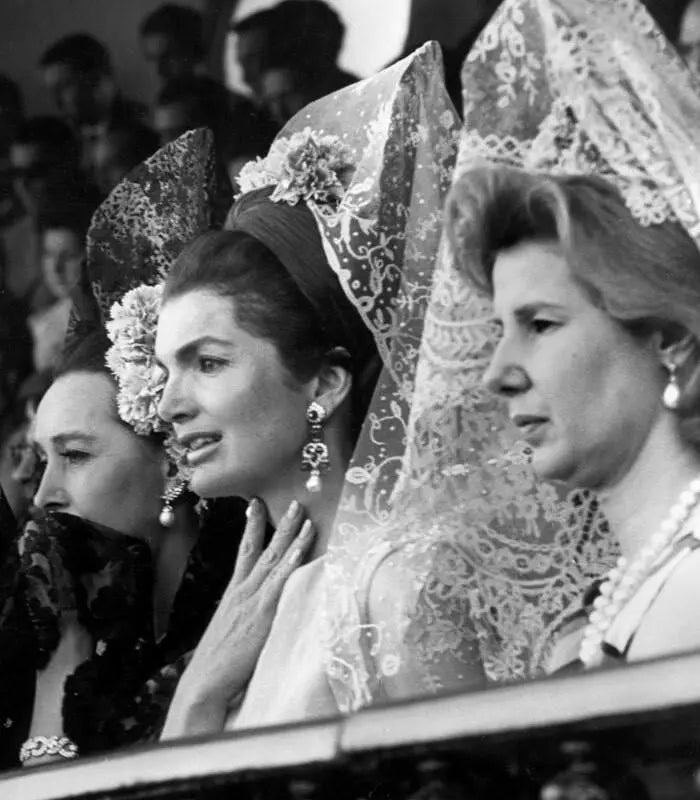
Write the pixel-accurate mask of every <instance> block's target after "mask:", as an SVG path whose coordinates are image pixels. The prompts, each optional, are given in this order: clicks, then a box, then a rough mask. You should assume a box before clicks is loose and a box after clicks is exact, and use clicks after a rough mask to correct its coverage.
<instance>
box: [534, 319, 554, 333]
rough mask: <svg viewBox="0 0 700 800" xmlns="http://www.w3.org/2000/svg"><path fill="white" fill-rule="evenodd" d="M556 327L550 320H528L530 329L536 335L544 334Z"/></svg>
mask: <svg viewBox="0 0 700 800" xmlns="http://www.w3.org/2000/svg"><path fill="white" fill-rule="evenodd" d="M556 325H557V323H556V322H554V321H553V320H551V319H533V320H530V327H531V328H532V330H533V331H534V332H535V333H537V334H541V333H546V332H547V331H548V330H551V329H552V328H553V327H555V326H556Z"/></svg>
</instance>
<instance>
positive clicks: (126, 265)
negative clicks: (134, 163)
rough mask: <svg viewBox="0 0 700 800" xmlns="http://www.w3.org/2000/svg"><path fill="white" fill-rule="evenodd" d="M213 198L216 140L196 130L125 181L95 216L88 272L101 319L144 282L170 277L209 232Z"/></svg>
mask: <svg viewBox="0 0 700 800" xmlns="http://www.w3.org/2000/svg"><path fill="white" fill-rule="evenodd" d="M213 197H214V161H213V151H212V136H211V133H210V132H209V131H208V130H204V129H200V130H194V131H189V132H188V133H186V134H184V135H183V136H181V137H180V138H179V139H176V140H175V141H174V142H171V143H170V144H168V145H166V146H165V147H163V148H161V149H160V150H158V151H157V152H156V153H155V154H154V155H152V156H151V157H150V158H148V159H146V161H144V162H143V164H140V165H139V166H138V167H136V168H135V169H134V170H132V172H130V173H129V174H128V175H127V176H126V178H124V179H123V180H122V181H121V182H120V183H119V184H118V185H117V186H116V187H115V188H114V189H113V190H112V192H111V193H110V194H109V196H108V197H107V199H106V200H105V201H104V202H103V203H102V205H100V207H99V208H98V209H97V211H96V212H95V214H94V216H93V218H92V223H91V225H90V229H89V231H88V235H87V272H88V275H89V278H90V282H91V288H92V293H93V294H94V296H95V298H96V300H97V303H98V305H99V308H100V312H101V315H102V321H103V322H104V321H105V320H107V319H109V310H110V308H111V307H112V304H113V303H114V302H115V301H117V300H120V299H121V297H122V295H124V294H125V293H126V292H127V291H128V290H129V289H132V288H134V287H136V286H138V285H139V284H141V283H148V284H153V283H157V282H158V281H159V280H162V279H163V278H165V276H166V275H167V273H168V270H169V269H170V265H171V264H172V262H173V261H174V260H175V258H176V257H177V256H178V254H179V253H180V251H181V250H182V248H183V247H184V246H185V245H186V244H187V243H188V242H190V241H191V240H192V239H194V238H195V237H196V236H197V235H199V234H200V233H203V232H204V231H206V230H208V229H209V227H210V220H211V214H212V208H213Z"/></svg>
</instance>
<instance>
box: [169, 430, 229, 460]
mask: <svg viewBox="0 0 700 800" xmlns="http://www.w3.org/2000/svg"><path fill="white" fill-rule="evenodd" d="M220 441H221V434H220V433H209V432H201V431H198V432H197V433H190V434H188V435H187V436H180V437H179V442H180V444H181V445H182V446H183V447H185V448H186V449H187V456H186V458H187V463H188V464H189V465H190V466H191V467H193V466H195V465H196V464H200V463H201V462H202V461H206V459H207V458H209V457H210V456H211V455H212V453H213V452H214V450H216V448H217V447H218V445H219V442H220Z"/></svg>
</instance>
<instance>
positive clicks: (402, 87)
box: [155, 45, 482, 738]
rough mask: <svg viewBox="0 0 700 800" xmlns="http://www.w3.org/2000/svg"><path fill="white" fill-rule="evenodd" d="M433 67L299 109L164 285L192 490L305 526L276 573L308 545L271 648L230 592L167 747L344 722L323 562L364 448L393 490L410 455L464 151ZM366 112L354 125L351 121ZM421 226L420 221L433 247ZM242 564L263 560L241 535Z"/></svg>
mask: <svg viewBox="0 0 700 800" xmlns="http://www.w3.org/2000/svg"><path fill="white" fill-rule="evenodd" d="M437 57H438V56H437V53H436V50H435V47H434V46H433V45H428V46H426V47H424V48H422V50H421V51H418V52H417V53H416V54H414V55H413V56H412V57H410V58H408V59H406V60H404V61H403V62H400V63H399V64H397V65H395V66H394V67H392V68H390V69H388V70H385V71H384V72H383V73H380V74H379V75H377V76H375V77H374V78H371V79H369V80H367V81H365V82H364V83H363V84H360V85H359V86H358V87H353V88H352V89H348V90H344V91H341V92H338V93H336V94H335V95H332V96H331V97H329V98H327V99H325V100H321V101H318V102H317V103H315V104H312V105H311V106H310V107H309V108H308V109H307V110H306V111H305V112H302V113H301V114H300V115H299V116H298V117H297V118H295V120H293V121H292V123H290V126H289V127H288V128H287V129H286V130H285V131H283V134H282V135H281V136H280V138H279V139H278V140H277V142H276V143H275V144H274V145H273V147H272V149H271V151H270V154H269V156H268V157H267V158H266V159H265V160H264V161H261V162H257V163H254V164H251V165H248V167H246V168H244V170H243V171H242V173H241V176H240V177H239V182H240V183H241V186H242V187H243V188H244V194H242V196H240V197H239V198H238V200H237V201H236V202H235V203H234V206H233V208H232V210H231V213H230V214H229V218H228V221H227V223H226V226H225V228H226V229H225V230H224V231H222V232H218V233H208V234H205V235H204V236H202V237H200V238H199V239H198V240H196V241H195V242H193V243H192V244H191V245H189V246H188V247H187V248H185V250H184V251H183V252H182V253H181V254H180V256H179V257H178V259H177V260H176V262H175V264H174V265H173V268H172V269H171V271H170V273H169V274H168V276H167V278H166V280H165V284H164V291H163V304H162V308H161V312H160V317H159V322H158V334H157V339H156V345H155V354H156V358H157V359H158V361H159V363H160V365H161V367H162V368H163V370H164V375H165V381H164V386H163V390H162V396H161V400H160V405H159V412H160V415H161V416H162V417H163V418H164V419H165V420H167V421H168V422H169V423H170V424H171V425H172V426H173V429H174V432H175V434H176V436H177V437H178V440H179V441H180V443H181V444H182V445H184V446H185V447H186V448H187V451H188V454H187V461H188V466H189V467H190V470H191V472H190V485H191V487H192V489H193V490H194V491H195V492H197V493H198V494H200V495H202V496H203V497H220V496H227V495H231V494H235V495H239V496H243V497H246V498H248V499H249V500H250V504H249V507H248V514H249V516H250V519H256V520H264V519H268V520H269V521H270V522H271V523H272V524H273V525H275V526H279V525H281V524H290V523H292V522H294V523H297V524H298V522H299V521H300V520H305V522H304V524H303V526H302V528H301V532H300V534H299V537H300V538H299V541H298V543H297V544H295V545H294V546H293V547H292V548H291V550H290V551H289V552H287V553H286V554H285V553H283V552H281V551H276V550H275V549H274V548H268V553H267V556H266V559H268V564H274V566H275V571H277V570H281V569H285V568H288V565H289V564H290V563H293V564H299V563H300V562H301V561H302V560H303V547H304V546H306V543H307V542H308V541H311V539H312V538H313V544H312V549H311V560H310V561H309V563H306V564H303V565H302V566H300V568H299V569H298V570H296V571H295V572H294V573H293V574H292V576H291V577H290V579H289V581H288V582H287V585H286V587H285V589H284V592H283V594H282V597H281V598H280V602H279V606H278V608H277V610H276V613H275V616H274V620H273V622H272V627H271V630H270V634H269V636H268V637H267V639H266V641H265V644H264V647H263V648H262V650H261V651H259V650H257V649H255V648H251V647H250V646H247V644H246V643H247V642H248V640H249V639H250V637H251V635H252V633H253V632H254V631H255V626H254V624H253V623H252V622H251V624H250V625H249V626H248V627H247V628H246V627H245V626H241V625H239V624H238V623H239V622H240V620H239V619H238V618H237V616H236V606H237V604H238V603H239V602H240V599H241V597H245V592H242V591H241V590H240V589H235V588H234V589H233V590H232V591H231V592H227V595H226V596H225V597H224V599H223V601H222V603H221V605H220V606H219V609H218V610H217V613H216V615H215V616H214V618H213V620H212V623H211V625H210V626H209V628H208V630H207V632H206V633H205V635H204V637H203V639H202V641H201V642H200V645H199V647H198V648H197V650H196V651H195V653H194V655H193V658H192V661H191V662H190V664H189V666H188V669H187V670H186V672H185V674H184V675H183V677H182V679H181V681H180V684H179V686H178V689H177V692H176V695H175V698H174V700H173V704H172V706H171V709H170V712H169V715H168V720H167V723H166V726H165V729H164V734H163V735H164V736H165V737H166V738H168V737H175V736H182V735H187V734H193V733H203V732H208V731H216V730H221V729H223V728H224V727H237V728H240V727H247V726H253V725H255V726H257V725H264V724H273V723H279V722H287V721H292V720H299V719H305V718H312V717H319V716H324V715H329V714H332V713H337V711H338V710H339V708H341V709H342V710H347V709H346V708H344V707H343V706H342V705H341V704H340V703H339V702H338V700H337V699H336V697H335V696H334V694H333V690H332V685H331V681H330V680H329V676H328V675H327V668H328V659H327V645H326V641H325V638H324V619H323V610H324V607H325V605H326V603H325V600H324V592H326V591H327V590H330V591H332V576H331V575H329V574H328V572H327V570H326V558H325V553H326V551H327V549H328V546H329V540H330V539H331V536H332V531H333V529H334V525H337V524H338V518H337V510H338V504H339V502H340V500H341V495H342V494H343V492H344V490H345V488H346V472H347V467H348V464H349V463H350V461H351V457H352V455H353V451H354V452H355V455H356V456H357V453H358V450H362V448H363V447H365V448H369V450H371V451H372V453H373V455H374V459H375V462H374V463H375V469H376V471H377V473H380V472H382V470H385V474H386V481H387V482H386V486H387V487H388V486H389V483H390V474H389V473H390V471H391V469H392V468H393V467H394V465H393V464H391V463H390V462H391V458H389V457H388V456H387V453H386V449H387V447H388V444H386V443H388V441H389V438H390V437H391V436H393V437H395V442H394V444H397V443H399V442H400V431H399V427H400V426H399V425H398V424H397V425H394V424H393V423H394V422H396V420H394V419H393V418H392V419H391V420H389V417H390V415H389V416H384V412H383V410H382V411H381V413H380V409H382V404H386V406H387V407H389V406H390V405H391V406H392V407H394V408H398V406H399V405H400V404H401V403H402V402H404V399H405V397H406V395H402V394H400V393H399V391H398V388H397V383H398V380H399V375H400V370H401V368H404V370H405V377H404V378H403V380H404V386H407V384H406V381H409V380H410V359H411V358H413V357H414V354H415V345H416V342H417V341H419V339H420V329H421V326H422V321H423V318H422V305H423V303H424V301H425V299H426V298H427V293H428V291H429V286H430V275H431V270H432V266H433V260H434V256H435V252H436V249H437V243H438V241H439V235H440V216H439V213H438V211H437V209H439V207H440V205H441V203H442V198H443V196H444V192H445V190H446V187H447V181H448V179H449V175H450V172H451V168H452V163H453V162H452V159H453V156H454V132H455V122H456V117H455V114H454V111H453V110H452V109H451V106H450V103H449V100H448V99H447V96H446V94H445V91H444V87H443V86H442V82H441V79H440V76H439V69H438V64H437V63H436V60H435V59H436V58H437ZM407 108H410V109H412V110H411V113H407V112H406V109H407ZM368 116H369V117H371V120H370V119H368V120H367V124H366V125H365V126H364V127H363V128H362V130H360V131H357V130H356V128H355V127H353V126H352V125H351V124H350V120H353V119H361V118H363V117H368ZM307 126H314V128H315V129H317V130H312V129H310V128H308V127H307ZM348 131H353V133H352V134H350V133H348ZM399 155H400V156H401V157H400V158H399V157H398V156H399ZM436 174H437V175H438V180H436ZM409 222H410V223H412V224H415V225H416V228H418V229H421V226H422V240H421V242H420V244H418V243H417V242H414V241H413V240H409V237H408V233H407V231H408V230H409V228H408V225H409ZM382 368H383V369H384V371H383V373H382V377H381V378H380V379H379V388H376V387H377V385H378V384H377V380H378V376H379V374H380V370H381V369H382ZM395 368H396V369H395ZM375 389H376V391H375ZM368 409H371V410H368ZM383 420H386V421H390V422H391V423H392V424H386V430H382V428H383V427H384V426H385V423H384V421H383ZM363 426H364V430H363ZM361 431H362V432H361ZM383 437H387V438H386V439H383ZM380 440H383V441H384V442H385V445H384V446H382V445H380ZM358 441H359V442H360V444H359V445H358ZM383 459H384V460H383ZM348 474H354V473H353V472H352V470H350V473H348ZM384 491H386V490H384ZM242 552H243V553H244V558H250V559H251V560H255V559H257V557H258V554H259V553H258V548H257V547H254V546H248V543H247V542H246V541H245V540H244V542H243V545H242ZM264 560H265V559H264ZM255 569H257V567H256V568H255ZM254 576H255V570H254V571H253V573H252V579H253V582H254ZM262 603H263V605H265V604H269V601H268V600H266V599H265V597H263V598H262ZM462 656H463V661H462V664H461V667H462V669H461V674H460V675H459V676H458V675H457V670H455V672H454V674H453V675H452V678H453V684H452V685H454V686H458V685H468V684H469V683H470V681H471V682H474V681H477V682H478V681H480V680H481V677H482V673H481V667H480V664H479V663H478V659H475V657H474V653H473V651H469V652H464V653H462ZM281 670H284V677H282V675H281ZM377 674H379V673H377ZM386 677H387V683H386V685H385V689H386V696H387V697H388V696H404V695H406V694H410V693H412V692H413V690H414V689H415V688H416V687H415V685H414V684H412V682H411V677H410V669H406V671H405V673H404V674H403V678H404V679H403V683H402V682H401V681H400V680H398V679H396V680H395V681H394V685H393V686H392V687H391V688H390V685H391V683H392V682H391V680H390V678H391V677H392V674H391V673H390V672H389V671H387V675H386ZM393 677H395V676H393ZM460 681H461V684H460Z"/></svg>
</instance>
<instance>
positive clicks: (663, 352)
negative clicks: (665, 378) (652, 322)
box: [652, 331, 698, 370]
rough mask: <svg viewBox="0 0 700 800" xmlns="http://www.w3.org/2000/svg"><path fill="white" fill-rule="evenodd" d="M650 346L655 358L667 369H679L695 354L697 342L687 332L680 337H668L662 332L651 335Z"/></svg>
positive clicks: (668, 335)
mask: <svg viewBox="0 0 700 800" xmlns="http://www.w3.org/2000/svg"><path fill="white" fill-rule="evenodd" d="M652 346H653V347H654V350H655V352H656V355H657V358H658V359H659V361H660V362H661V364H662V365H663V366H664V367H665V368H666V369H667V370H670V369H679V370H682V369H683V367H684V366H685V365H686V364H687V363H688V361H689V360H690V359H691V357H692V356H693V355H694V354H695V353H697V350H698V341H697V339H696V338H695V337H694V336H693V335H692V334H691V333H688V332H687V331H686V332H684V333H682V334H680V335H670V334H667V333H664V332H662V331H657V332H655V333H654V334H652Z"/></svg>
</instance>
